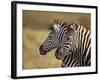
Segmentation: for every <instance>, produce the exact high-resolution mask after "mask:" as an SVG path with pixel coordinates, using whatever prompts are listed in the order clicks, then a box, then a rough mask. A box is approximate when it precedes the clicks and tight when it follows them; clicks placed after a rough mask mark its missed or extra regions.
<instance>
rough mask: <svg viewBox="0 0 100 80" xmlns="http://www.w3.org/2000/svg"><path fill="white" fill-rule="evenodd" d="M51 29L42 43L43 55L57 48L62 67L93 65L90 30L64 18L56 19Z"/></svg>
mask: <svg viewBox="0 0 100 80" xmlns="http://www.w3.org/2000/svg"><path fill="white" fill-rule="evenodd" d="M51 29H52V31H51V32H50V33H49V35H48V37H47V38H46V40H45V41H44V42H43V43H42V44H41V45H40V48H39V50H40V54H41V55H45V54H47V52H50V51H51V50H53V49H55V48H57V50H56V53H55V56H56V58H57V59H61V60H62V64H61V66H62V67H75V66H91V46H90V43H91V38H90V34H91V33H90V30H88V29H86V28H85V27H83V26H82V25H81V24H76V23H72V24H68V23H66V22H65V21H62V20H54V21H53V23H52V24H51ZM59 54H60V55H61V57H60V56H59ZM58 56H59V57H58ZM71 64H73V65H71Z"/></svg>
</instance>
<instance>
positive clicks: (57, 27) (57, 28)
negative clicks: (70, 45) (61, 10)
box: [53, 24, 60, 32]
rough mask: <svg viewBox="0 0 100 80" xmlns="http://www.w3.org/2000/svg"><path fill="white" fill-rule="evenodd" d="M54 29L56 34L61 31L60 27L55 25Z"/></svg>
mask: <svg viewBox="0 0 100 80" xmlns="http://www.w3.org/2000/svg"><path fill="white" fill-rule="evenodd" d="M53 29H54V30H55V31H56V32H58V31H59V30H60V28H59V25H57V24H54V25H53Z"/></svg>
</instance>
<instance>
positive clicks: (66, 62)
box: [55, 47, 80, 67]
mask: <svg viewBox="0 0 100 80" xmlns="http://www.w3.org/2000/svg"><path fill="white" fill-rule="evenodd" d="M63 49H64V48H63V47H61V48H57V50H56V52H55V57H56V59H58V60H62V64H61V67H73V66H74V67H79V66H80V64H79V62H78V58H77V56H76V55H75V53H72V52H69V54H68V55H67V54H66V55H65V56H64V52H63ZM75 57H76V58H75Z"/></svg>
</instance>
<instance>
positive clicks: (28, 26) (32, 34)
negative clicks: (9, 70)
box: [23, 10, 91, 69]
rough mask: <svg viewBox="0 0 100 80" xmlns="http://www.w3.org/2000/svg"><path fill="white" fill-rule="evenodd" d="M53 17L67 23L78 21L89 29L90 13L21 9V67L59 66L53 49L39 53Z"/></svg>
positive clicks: (59, 63)
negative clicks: (44, 53) (45, 52)
mask: <svg viewBox="0 0 100 80" xmlns="http://www.w3.org/2000/svg"><path fill="white" fill-rule="evenodd" d="M55 19H61V20H64V21H66V22H67V23H69V24H70V23H80V24H82V25H83V26H84V27H86V28H88V29H90V26H91V25H90V24H91V23H90V22H91V14H87V13H69V12H68V13H67V12H51V11H50V12H48V11H33V10H32V11H31V10H23V69H40V68H59V67H60V66H61V61H60V60H57V59H56V58H55V50H56V49H54V50H52V51H51V52H49V53H47V55H40V53H39V47H40V45H41V44H42V42H43V41H44V40H45V39H46V37H47V36H48V34H49V32H50V30H49V28H50V24H51V23H52V22H53V20H55Z"/></svg>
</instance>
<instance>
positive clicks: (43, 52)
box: [39, 45, 46, 55]
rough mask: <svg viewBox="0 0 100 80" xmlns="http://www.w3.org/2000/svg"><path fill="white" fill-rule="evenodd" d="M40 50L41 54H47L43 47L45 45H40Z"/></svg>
mask: <svg viewBox="0 0 100 80" xmlns="http://www.w3.org/2000/svg"><path fill="white" fill-rule="evenodd" d="M39 51H40V54H41V55H45V54H46V51H45V50H44V49H43V45H41V46H40V48H39Z"/></svg>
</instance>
